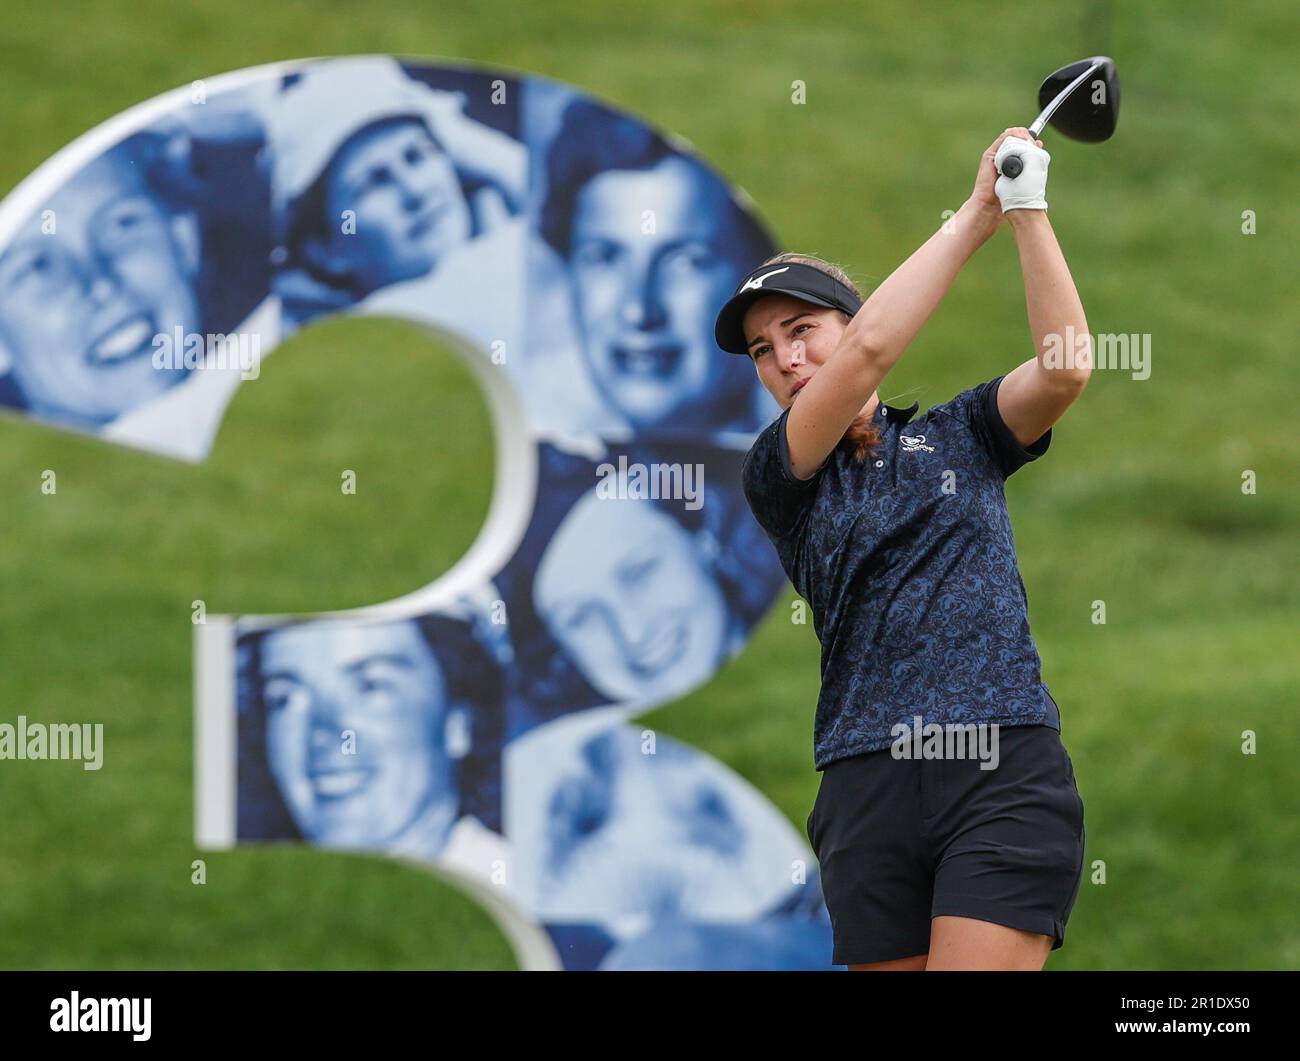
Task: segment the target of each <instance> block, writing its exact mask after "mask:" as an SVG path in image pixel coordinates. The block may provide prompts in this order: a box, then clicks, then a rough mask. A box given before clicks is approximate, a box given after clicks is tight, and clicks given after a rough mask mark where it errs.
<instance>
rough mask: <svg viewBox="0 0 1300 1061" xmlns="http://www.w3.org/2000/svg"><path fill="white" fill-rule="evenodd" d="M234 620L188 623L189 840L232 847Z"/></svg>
mask: <svg viewBox="0 0 1300 1061" xmlns="http://www.w3.org/2000/svg"><path fill="white" fill-rule="evenodd" d="M235 712H236V707H235V638H234V624H233V623H232V622H231V621H230V619H228V618H227V617H226V616H224V615H210V616H208V618H207V622H206V623H200V624H197V625H196V626H195V627H194V843H195V845H196V846H197V847H199V848H204V849H208V850H222V849H225V848H229V847H234V846H235V779H236V771H237V770H238V765H239V764H238V755H237V748H236V743H235V734H236V718H235Z"/></svg>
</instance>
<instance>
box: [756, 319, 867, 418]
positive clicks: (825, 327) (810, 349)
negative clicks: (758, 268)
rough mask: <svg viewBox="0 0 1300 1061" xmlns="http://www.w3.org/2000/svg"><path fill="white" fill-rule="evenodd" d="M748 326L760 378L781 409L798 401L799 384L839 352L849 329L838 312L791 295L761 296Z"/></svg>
mask: <svg viewBox="0 0 1300 1061" xmlns="http://www.w3.org/2000/svg"><path fill="white" fill-rule="evenodd" d="M743 324H744V331H745V341H746V342H747V343H749V344H750V345H749V356H750V358H751V359H752V360H753V362H754V368H755V369H756V370H757V372H758V378H759V379H760V380H761V381H762V383H763V386H764V387H766V388H767V391H768V393H769V394H771V395H772V397H773V398H775V399H776V401H777V404H779V405H780V406H781V408H782V409H786V408H789V406H790V405H791V404H793V402H794V400H795V385H796V384H797V383H798V382H799V381H800V380H802V379H808V378H811V377H812V375H813V374H814V373H815V372H816V371H817V369H818V368H820V367H821V366H822V365H824V364H825V363H826V360H827V359H828V358H829V357H830V356H831V354H832V353H834V352H835V347H836V346H837V345H838V343H839V341H840V337H841V336H842V335H843V334H844V329H845V327H846V326H845V324H844V318H843V317H841V316H840V313H839V311H838V310H834V309H826V308H825V307H823V306H815V305H813V304H812V303H811V302H804V301H803V300H802V299H798V298H794V297H792V296H790V295H769V296H767V297H766V298H761V299H759V300H758V301H757V302H755V303H754V304H753V305H752V306H750V307H749V310H748V311H747V312H746V313H745V318H744V322H743Z"/></svg>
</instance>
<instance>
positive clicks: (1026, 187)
mask: <svg viewBox="0 0 1300 1061" xmlns="http://www.w3.org/2000/svg"><path fill="white" fill-rule="evenodd" d="M1025 132H1026V133H1027V132H1028V130H1025ZM1012 155H1018V156H1019V157H1020V162H1021V169H1020V172H1019V173H1017V174H1016V175H1015V177H1010V176H1008V175H1007V174H1006V159H1007V158H1008V157H1009V156H1012ZM1051 161H1052V156H1051V155H1049V154H1048V153H1047V152H1046V151H1045V150H1043V144H1042V141H1041V140H1031V139H1030V138H1029V136H1027V135H1026V136H1020V135H1018V134H1014V133H1013V134H1012V135H1011V136H1008V137H1006V138H1005V139H1004V140H1003V141H1002V143H1001V144H999V145H998V150H997V153H996V154H995V155H994V156H993V164H994V166H996V167H997V170H998V172H999V173H1001V174H1002V176H1000V177H999V178H998V179H997V181H996V182H995V183H994V185H993V191H994V193H995V194H996V195H997V197H998V200H999V202H1001V204H1002V212H1003V213H1007V212H1008V211H1010V210H1046V209H1047V199H1046V198H1045V196H1046V194H1047V167H1048V164H1049V163H1050V162H1051Z"/></svg>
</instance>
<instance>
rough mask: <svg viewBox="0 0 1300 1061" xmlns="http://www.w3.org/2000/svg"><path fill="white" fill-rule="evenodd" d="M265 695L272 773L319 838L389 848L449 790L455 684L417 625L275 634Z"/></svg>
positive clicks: (268, 651) (306, 829)
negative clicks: (449, 710) (448, 724)
mask: <svg viewBox="0 0 1300 1061" xmlns="http://www.w3.org/2000/svg"><path fill="white" fill-rule="evenodd" d="M262 698H263V701H264V703H265V704H266V710H267V732H266V742H267V758H268V760H269V762H270V765H271V772H272V774H273V775H274V776H275V780H276V782H277V784H278V785H279V787H280V792H281V793H282V794H283V796H284V798H285V801H286V803H287V804H288V806H289V810H290V812H291V813H292V814H293V817H294V820H295V822H297V824H298V827H299V828H300V829H301V830H302V833H303V835H304V836H306V837H307V838H308V839H309V840H311V841H312V842H314V843H317V844H320V845H322V846H339V847H371V846H375V845H378V844H382V843H383V842H384V841H386V840H389V839H391V838H393V837H394V836H396V835H397V834H398V833H400V832H401V830H402V829H403V828H405V826H407V825H408V824H410V822H411V821H413V820H414V819H415V818H416V817H417V816H418V815H419V814H420V813H421V812H422V811H423V810H424V809H425V808H426V806H427V805H428V803H429V801H430V800H431V799H433V798H435V797H436V796H437V794H439V793H441V792H444V791H446V786H447V783H448V769H449V764H448V761H447V757H446V753H445V748H444V741H443V736H444V734H443V728H442V723H443V718H444V711H445V699H446V691H445V686H444V684H443V678H442V673H441V671H440V669H439V667H438V665H437V663H436V662H435V661H434V658H433V654H432V652H431V651H430V649H429V646H428V643H427V642H426V641H425V640H424V638H423V637H422V636H421V635H420V633H419V630H418V629H417V628H416V626H415V624H414V623H412V622H397V623H384V624H379V625H366V626H357V625H349V624H344V623H339V622H320V623H308V624H304V625H302V626H291V627H287V628H285V629H284V630H280V631H277V632H276V633H273V634H270V635H268V637H267V638H266V640H265V641H264V642H263V646H262ZM347 730H351V731H352V733H353V734H355V738H354V740H353V741H352V745H353V746H352V747H349V745H348V744H345V737H344V731H347Z"/></svg>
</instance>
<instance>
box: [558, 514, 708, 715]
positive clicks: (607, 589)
mask: <svg viewBox="0 0 1300 1061" xmlns="http://www.w3.org/2000/svg"><path fill="white" fill-rule="evenodd" d="M533 595H534V601H535V604H536V607H537V610H538V613H539V614H540V615H541V617H542V619H543V621H544V622H545V623H546V625H547V627H548V629H549V630H550V632H551V635H552V636H553V637H554V638H555V639H556V640H557V641H558V642H559V643H560V644H561V645H562V646H563V647H564V648H565V649H566V651H567V652H568V653H569V655H570V657H571V658H572V659H573V660H574V662H575V663H576V664H577V666H578V668H579V669H580V670H581V671H582V672H583V675H584V677H586V679H587V681H588V682H589V683H590V684H591V685H592V686H593V687H594V688H596V689H598V690H600V691H601V692H602V693H604V694H605V695H606V696H608V697H609V698H610V699H611V701H649V700H662V699H664V698H668V697H671V696H678V695H681V694H683V693H685V692H686V691H687V690H688V689H691V688H693V687H695V686H696V685H700V684H702V683H703V682H705V681H707V680H708V679H709V678H710V677H711V676H712V675H713V672H714V671H715V670H716V668H717V666H718V662H719V660H720V659H721V658H722V656H723V654H724V652H725V649H726V644H727V630H728V614H729V613H728V609H727V603H726V600H725V598H724V597H723V594H722V591H721V590H720V589H719V587H718V584H717V581H716V580H715V579H714V577H713V575H712V573H711V571H710V570H709V569H708V566H707V565H706V564H705V562H704V560H703V558H702V557H701V555H700V551H699V548H698V546H697V544H696V542H695V539H694V538H693V536H692V535H691V534H689V533H688V532H687V531H686V530H684V529H683V528H682V527H681V525H680V524H679V523H678V522H677V521H676V520H675V519H673V518H672V516H670V515H668V514H666V513H664V512H663V511H661V510H660V508H659V506H658V505H657V503H656V502H654V501H646V500H640V501H638V500H632V499H610V498H601V497H599V496H598V495H597V493H596V491H595V490H591V491H588V493H586V494H585V495H584V496H583V497H582V499H581V500H579V502H578V503H577V504H576V505H575V506H574V507H573V509H572V511H571V512H570V513H569V514H568V516H566V517H565V520H564V522H563V523H561V524H560V527H559V529H558V530H557V531H556V533H555V536H554V537H553V538H552V539H551V542H550V544H549V545H548V546H547V548H546V552H545V553H544V554H543V557H542V562H541V564H540V565H539V567H538V572H537V577H536V580H535V582H534V587H533Z"/></svg>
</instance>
